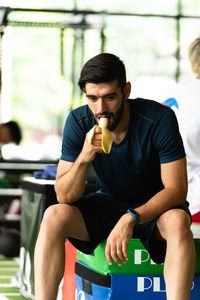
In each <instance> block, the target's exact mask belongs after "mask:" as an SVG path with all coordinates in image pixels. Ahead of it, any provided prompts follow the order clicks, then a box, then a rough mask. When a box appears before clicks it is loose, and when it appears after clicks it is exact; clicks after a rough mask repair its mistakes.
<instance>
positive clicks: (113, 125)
mask: <svg viewBox="0 0 200 300" xmlns="http://www.w3.org/2000/svg"><path fill="white" fill-rule="evenodd" d="M124 101H125V99H124V97H123V98H122V101H121V105H120V107H119V108H118V110H117V111H116V113H115V114H114V113H108V112H103V113H101V114H96V115H95V118H96V120H97V118H100V117H101V116H102V117H105V118H106V117H108V119H110V118H112V120H113V122H112V123H111V124H108V127H107V128H108V129H109V130H110V131H113V130H115V128H116V127H117V125H118V124H119V122H120V120H121V118H122V115H123V112H124Z"/></svg>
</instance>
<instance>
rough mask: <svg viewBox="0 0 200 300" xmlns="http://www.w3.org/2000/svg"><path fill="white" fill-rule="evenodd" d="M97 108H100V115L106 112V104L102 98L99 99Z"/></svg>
mask: <svg viewBox="0 0 200 300" xmlns="http://www.w3.org/2000/svg"><path fill="white" fill-rule="evenodd" d="M97 106H98V113H102V112H104V111H106V104H105V101H104V100H103V99H102V98H99V99H98V104H97Z"/></svg>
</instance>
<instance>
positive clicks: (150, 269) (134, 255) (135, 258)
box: [77, 239, 163, 275]
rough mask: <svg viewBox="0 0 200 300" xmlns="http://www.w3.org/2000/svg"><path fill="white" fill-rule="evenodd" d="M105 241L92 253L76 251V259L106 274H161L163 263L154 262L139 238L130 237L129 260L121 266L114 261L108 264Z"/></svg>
mask: <svg viewBox="0 0 200 300" xmlns="http://www.w3.org/2000/svg"><path fill="white" fill-rule="evenodd" d="M105 245H106V241H104V242H103V243H101V244H100V245H99V246H98V247H97V248H96V249H95V250H94V255H86V254H84V253H82V252H80V251H78V252H77V253H78V255H77V257H78V260H79V261H81V262H83V263H85V264H86V265H88V266H89V267H90V268H92V269H94V270H95V271H97V272H99V273H101V274H104V275H108V274H133V275H154V274H156V275H162V274H163V264H155V263H154V262H153V261H152V259H151V258H150V256H149V253H148V252H147V250H146V249H145V248H144V246H143V244H142V243H141V241H140V240H139V239H131V240H130V242H129V245H128V254H129V260H128V262H127V263H125V264H123V265H122V266H118V265H117V264H116V263H115V262H113V264H112V265H111V266H110V265H109V264H108V262H107V260H106V257H105Z"/></svg>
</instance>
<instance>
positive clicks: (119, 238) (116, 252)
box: [105, 213, 135, 266]
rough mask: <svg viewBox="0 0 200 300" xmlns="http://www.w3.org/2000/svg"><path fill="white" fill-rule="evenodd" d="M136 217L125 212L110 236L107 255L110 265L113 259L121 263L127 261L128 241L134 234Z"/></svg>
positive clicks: (106, 250)
mask: <svg viewBox="0 0 200 300" xmlns="http://www.w3.org/2000/svg"><path fill="white" fill-rule="evenodd" d="M134 225H135V219H134V218H133V216H131V214H129V213H126V214H124V215H123V216H122V217H121V218H120V219H119V221H118V222H117V224H116V225H115V227H114V228H113V230H112V231H111V233H110V234H109V236H108V239H107V243H106V249H105V255H106V259H107V261H108V263H109V265H112V259H113V260H114V261H115V262H116V263H117V264H118V265H119V266H121V265H122V262H123V263H126V262H127V261H128V259H129V257H128V243H129V241H130V239H131V237H132V235H133V227H134Z"/></svg>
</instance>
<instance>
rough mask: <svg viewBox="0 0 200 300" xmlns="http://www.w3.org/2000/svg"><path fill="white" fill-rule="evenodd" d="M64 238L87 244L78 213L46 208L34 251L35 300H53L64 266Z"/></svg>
mask: <svg viewBox="0 0 200 300" xmlns="http://www.w3.org/2000/svg"><path fill="white" fill-rule="evenodd" d="M67 236H71V237H75V238H79V239H81V240H86V241H88V240H89V236H88V233H87V229H86V226H85V222H84V220H83V217H82V215H81V213H80V211H79V210H78V209H77V208H76V207H74V206H70V205H67V204H58V205H54V206H51V207H49V208H48V209H47V210H46V212H45V214H44V217H43V220H42V223H41V228H40V232H39V235H38V239H37V242H36V247H35V257H34V270H35V299H36V300H55V299H56V295H57V290H58V286H59V283H60V281H61V279H62V276H63V273H64V266H65V247H64V245H65V240H66V237H67Z"/></svg>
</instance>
